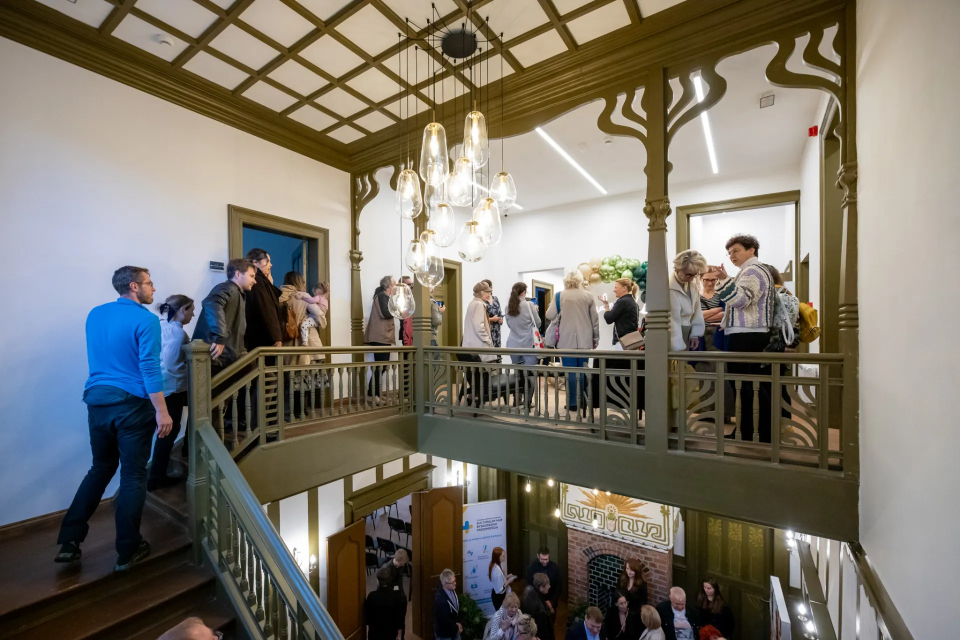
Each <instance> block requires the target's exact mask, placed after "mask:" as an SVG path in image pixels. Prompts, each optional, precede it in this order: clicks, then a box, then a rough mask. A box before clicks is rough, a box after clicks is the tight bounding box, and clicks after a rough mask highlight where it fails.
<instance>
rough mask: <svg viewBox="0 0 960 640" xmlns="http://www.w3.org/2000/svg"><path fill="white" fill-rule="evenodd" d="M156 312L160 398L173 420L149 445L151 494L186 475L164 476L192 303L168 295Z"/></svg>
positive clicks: (184, 388)
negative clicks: (150, 455)
mask: <svg viewBox="0 0 960 640" xmlns="http://www.w3.org/2000/svg"><path fill="white" fill-rule="evenodd" d="M157 311H159V312H160V316H161V317H163V316H166V317H165V319H164V322H161V323H160V338H161V342H160V369H161V371H162V372H163V395H164V397H165V399H166V402H167V411H169V412H170V417H171V418H173V429H171V430H170V433H168V434H167V435H165V436H163V437H162V438H157V441H156V443H155V444H154V445H153V463H152V464H151V465H150V476H149V478H147V491H155V490H157V489H162V488H163V487H169V486H172V485H174V484H177V483H179V482H184V481H185V480H186V476H177V477H171V476H168V475H167V465H169V464H170V452H171V451H172V450H173V443H174V442H176V441H177V436H179V435H180V422H181V421H182V420H183V408H184V407H186V406H187V396H188V390H189V382H188V379H187V356H186V354H185V353H184V352H183V345H185V344H187V343H188V342H190V340H189V339H188V338H187V333H186V332H185V331H184V330H183V325H185V324H190V321H191V320H193V300H191V299H190V298H188V297H187V296H185V295H181V294H176V295H172V296H170V297H169V298H167V299H166V300H164V301H163V302H162V303H161V304H160V305H158V306H157ZM181 455H183V456H187V455H189V447H188V446H187V438H184V439H183V449H182V450H181Z"/></svg>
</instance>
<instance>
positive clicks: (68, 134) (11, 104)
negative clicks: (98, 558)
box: [0, 39, 350, 525]
mask: <svg viewBox="0 0 960 640" xmlns="http://www.w3.org/2000/svg"><path fill="white" fill-rule="evenodd" d="M0 86H2V87H3V99H2V100H0V238H3V240H4V258H3V259H4V261H5V263H6V264H8V265H15V267H14V272H15V273H16V274H18V275H19V276H20V277H21V279H20V280H19V281H16V283H14V281H13V280H12V279H11V280H10V284H9V285H8V287H9V289H8V293H7V296H6V299H7V302H8V303H9V304H11V305H12V304H13V303H14V300H15V298H14V287H15V288H16V291H17V293H18V295H17V297H18V298H21V299H22V297H23V295H24V294H26V289H25V287H28V286H29V287H32V288H33V289H32V290H33V291H34V293H33V294H31V295H30V296H29V297H30V298H33V299H36V298H37V295H38V293H39V291H40V290H42V291H44V293H40V294H39V296H40V298H41V299H39V300H37V302H40V305H39V306H33V305H31V308H23V307H22V305H21V306H20V307H19V308H20V310H19V311H17V312H14V311H13V307H8V309H7V312H6V313H4V314H2V316H0V352H2V353H3V361H4V365H5V371H6V372H7V373H8V375H7V376H6V377H5V379H4V383H3V385H0V416H2V418H3V429H2V430H0V452H2V453H0V525H2V524H5V523H9V522H14V521H18V520H22V519H25V518H30V517H33V516H37V515H40V514H44V513H49V512H51V511H56V510H59V509H65V508H66V507H67V506H68V505H69V502H70V500H71V498H72V497H73V494H74V491H75V490H76V488H77V486H78V485H79V483H80V480H81V479H82V478H83V475H84V473H85V472H86V470H87V468H88V467H89V465H90V446H89V439H88V434H87V428H86V409H85V407H84V405H83V404H82V403H81V401H80V396H81V394H82V392H83V385H84V382H85V380H86V377H87V362H86V351H85V340H84V320H85V318H86V315H87V313H88V312H89V311H90V309H91V308H92V307H94V306H96V305H99V304H102V303H105V302H108V301H111V300H114V299H116V297H117V294H116V292H115V291H114V290H113V289H112V288H111V286H110V278H111V276H112V274H113V271H114V270H115V269H116V268H117V267H119V266H122V265H124V264H134V265H139V266H145V267H148V268H150V270H151V276H152V279H153V281H154V282H155V283H156V285H157V302H159V301H161V300H162V299H163V298H164V297H166V296H167V295H170V294H172V293H184V294H187V295H189V296H191V297H192V298H194V299H195V300H196V301H197V302H198V304H199V301H200V300H201V299H202V298H203V297H204V296H205V295H206V293H207V291H209V289H210V287H211V286H213V285H214V284H215V283H216V282H219V281H220V280H222V279H223V275H222V274H216V273H212V272H210V271H208V270H207V262H208V261H210V260H226V259H227V205H228V204H236V205H240V206H243V207H248V208H251V209H255V210H258V211H263V212H266V213H270V214H273V215H277V216H281V217H286V218H290V219H293V220H299V221H303V222H308V223H310V224H315V225H318V226H322V227H326V228H328V229H329V230H330V247H331V258H330V266H331V280H332V283H333V291H332V301H331V327H332V335H333V341H334V343H335V344H349V341H350V329H349V316H350V280H349V273H350V271H349V270H350V262H349V258H348V254H347V250H348V248H349V242H350V210H349V199H350V188H349V176H348V175H347V174H345V173H343V172H341V171H338V170H335V169H332V168H330V167H328V166H325V165H322V164H320V163H318V162H315V161H313V160H310V159H308V158H305V157H303V156H301V155H298V154H295V153H293V152H291V151H287V150H285V149H282V148H280V147H278V146H275V145H272V144H270V143H268V142H265V141H263V140H260V139H258V138H255V137H253V136H250V135H247V134H245V133H242V132H240V131H237V130H236V129H233V128H230V127H228V126H226V125H223V124H220V123H217V122H214V121H213V120H210V119H207V118H204V117H202V116H200V115H197V114H195V113H192V112H190V111H187V110H185V109H182V108H180V107H177V106H175V105H172V104H170V103H167V102H164V101H163V100H160V99H158V98H154V97H152V96H149V95H147V94H145V93H141V92H139V91H136V90H134V89H131V88H129V87H126V86H124V85H121V84H119V83H117V82H114V81H112V80H108V79H106V78H103V77H101V76H98V75H96V74H93V73H90V72H88V71H85V70H83V69H80V68H79V67H76V66H73V65H70V64H68V63H66V62H62V61H60V60H57V59H55V58H52V57H49V56H46V55H44V54H42V53H39V52H37V51H35V50H33V49H29V48H27V47H23V46H21V45H19V44H15V43H13V42H11V41H9V40H4V39H0ZM26 273H29V274H30V277H29V279H23V277H22V276H23V275H24V274H26ZM11 277H12V276H11ZM189 330H192V328H190V329H189ZM115 486H116V481H115V482H114V485H112V486H111V487H110V488H109V489H108V493H107V495H111V494H112V493H113V490H114V488H115Z"/></svg>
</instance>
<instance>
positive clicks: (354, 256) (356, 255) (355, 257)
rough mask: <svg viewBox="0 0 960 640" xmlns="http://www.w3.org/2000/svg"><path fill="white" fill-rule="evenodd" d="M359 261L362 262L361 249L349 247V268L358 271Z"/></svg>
mask: <svg viewBox="0 0 960 640" xmlns="http://www.w3.org/2000/svg"><path fill="white" fill-rule="evenodd" d="M361 262H363V251H360V250H359V249H351V250H350V268H351V269H353V270H354V271H359V270H360V263H361Z"/></svg>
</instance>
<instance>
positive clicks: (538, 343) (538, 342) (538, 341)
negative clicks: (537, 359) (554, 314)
mask: <svg viewBox="0 0 960 640" xmlns="http://www.w3.org/2000/svg"><path fill="white" fill-rule="evenodd" d="M527 313H529V314H530V319H531V320H533V348H534V349H543V338H542V337H541V336H540V329H538V328H537V327H538V325H539V324H540V318H538V317H537V316H536V315H534V313H533V307H531V306H527Z"/></svg>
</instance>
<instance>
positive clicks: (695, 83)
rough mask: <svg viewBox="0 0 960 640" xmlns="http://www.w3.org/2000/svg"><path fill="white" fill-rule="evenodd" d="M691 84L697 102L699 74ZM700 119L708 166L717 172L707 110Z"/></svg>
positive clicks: (700, 96) (700, 99) (700, 97)
mask: <svg viewBox="0 0 960 640" xmlns="http://www.w3.org/2000/svg"><path fill="white" fill-rule="evenodd" d="M693 86H694V87H695V88H696V90H697V102H703V84H702V83H701V82H700V75H699V74H698V75H695V76H694V77H693ZM700 121H701V122H703V137H704V138H706V139H707V153H709V154H710V167H711V168H712V169H713V172H714V173H719V172H720V170H719V169H717V152H716V151H715V150H714V148H713V134H712V133H711V132H710V120H709V119H708V118H707V112H706V111H704V112H703V113H701V114H700Z"/></svg>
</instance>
